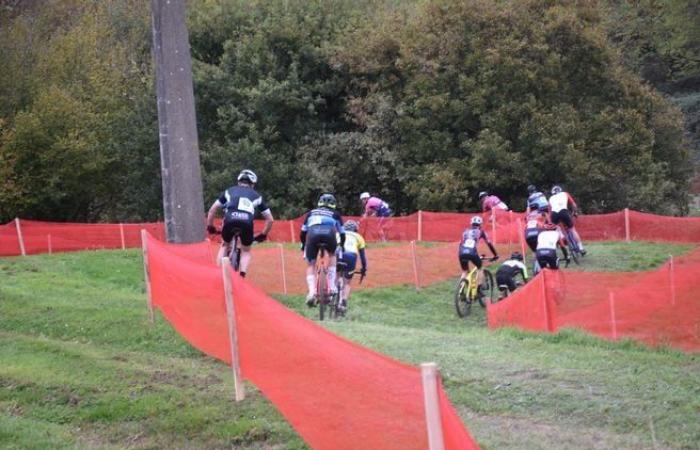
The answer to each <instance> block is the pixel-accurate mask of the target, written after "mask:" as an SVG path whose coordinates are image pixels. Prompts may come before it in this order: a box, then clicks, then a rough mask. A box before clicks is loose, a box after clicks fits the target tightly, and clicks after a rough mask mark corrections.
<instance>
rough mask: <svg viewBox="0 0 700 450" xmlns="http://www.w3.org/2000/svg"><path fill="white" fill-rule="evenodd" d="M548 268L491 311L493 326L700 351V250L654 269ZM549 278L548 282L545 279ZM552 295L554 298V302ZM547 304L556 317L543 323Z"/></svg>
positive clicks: (490, 321)
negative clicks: (578, 332) (576, 331)
mask: <svg viewBox="0 0 700 450" xmlns="http://www.w3.org/2000/svg"><path fill="white" fill-rule="evenodd" d="M552 273H555V272H550V271H545V273H544V277H543V276H542V275H538V276H537V277H536V278H535V279H534V280H532V282H531V283H528V285H527V286H525V288H523V289H522V290H520V291H519V292H516V293H515V294H514V295H512V296H510V297H508V298H506V299H505V300H503V301H502V302H499V303H498V304H496V305H493V306H490V307H489V309H488V323H489V327H490V328H497V327H500V326H516V327H519V328H524V329H530V330H537V331H550V332H554V331H557V330H558V329H561V328H564V327H575V328H581V329H584V330H586V331H588V332H591V333H594V334H596V335H598V336H601V337H604V338H606V339H620V338H630V339H634V340H638V341H640V342H644V343H646V344H648V345H651V346H658V345H667V346H672V347H676V348H679V349H682V350H685V351H693V352H697V351H700V297H699V296H698V295H697V292H698V290H699V289H700V280H699V279H698V274H700V249H696V250H695V251H693V252H691V253H690V254H689V255H687V256H685V257H683V258H679V259H678V260H677V261H673V260H671V261H669V263H667V264H665V265H664V266H663V267H661V268H659V269H657V270H654V271H649V272H636V273H601V272H566V273H564V272H561V271H558V272H556V273H557V274H558V277H557V279H556V280H552V282H550V280H549V279H548V278H549V277H550V276H551V274H552ZM543 279H544V280H545V282H544V285H543V284H542V280H543ZM552 299H553V300H554V301H553V302H552ZM544 305H548V306H549V307H550V308H552V311H551V312H548V313H547V314H548V315H549V317H550V318H552V317H553V318H554V322H553V324H552V326H550V327H545V326H544V325H543V321H544V319H543V317H542V314H538V312H537V311H542V310H543V309H544Z"/></svg>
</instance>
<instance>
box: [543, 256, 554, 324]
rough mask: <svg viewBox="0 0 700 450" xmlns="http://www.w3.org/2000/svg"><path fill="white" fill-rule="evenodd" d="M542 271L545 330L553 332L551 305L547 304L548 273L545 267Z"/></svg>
mask: <svg viewBox="0 0 700 450" xmlns="http://www.w3.org/2000/svg"><path fill="white" fill-rule="evenodd" d="M540 272H541V275H540V278H541V279H542V281H541V283H542V312H543V313H544V329H545V331H549V332H552V333H553V332H554V329H553V327H551V326H550V323H549V307H548V306H547V283H546V281H547V273H546V271H545V270H544V269H542V270H541V271H540Z"/></svg>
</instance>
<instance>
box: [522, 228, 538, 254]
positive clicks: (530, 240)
mask: <svg viewBox="0 0 700 450" xmlns="http://www.w3.org/2000/svg"><path fill="white" fill-rule="evenodd" d="M539 234H540V230H539V229H538V228H528V229H527V230H525V242H527V246H528V247H530V250H532V251H533V252H536V251H537V236H539Z"/></svg>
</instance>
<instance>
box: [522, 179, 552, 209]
mask: <svg viewBox="0 0 700 450" xmlns="http://www.w3.org/2000/svg"><path fill="white" fill-rule="evenodd" d="M527 195H528V197H527V205H526V208H525V213H526V214H530V213H531V212H532V211H549V202H548V201H547V197H546V196H545V195H544V194H543V193H542V192H541V191H538V190H537V187H535V185H533V184H531V185H529V186H528V187H527Z"/></svg>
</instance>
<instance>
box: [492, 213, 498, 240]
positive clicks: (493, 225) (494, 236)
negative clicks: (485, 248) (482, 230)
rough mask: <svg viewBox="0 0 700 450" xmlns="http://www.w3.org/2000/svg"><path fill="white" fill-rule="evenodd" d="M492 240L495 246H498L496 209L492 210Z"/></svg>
mask: <svg viewBox="0 0 700 450" xmlns="http://www.w3.org/2000/svg"><path fill="white" fill-rule="evenodd" d="M491 239H492V240H493V244H494V245H496V243H497V242H496V209H495V208H491Z"/></svg>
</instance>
